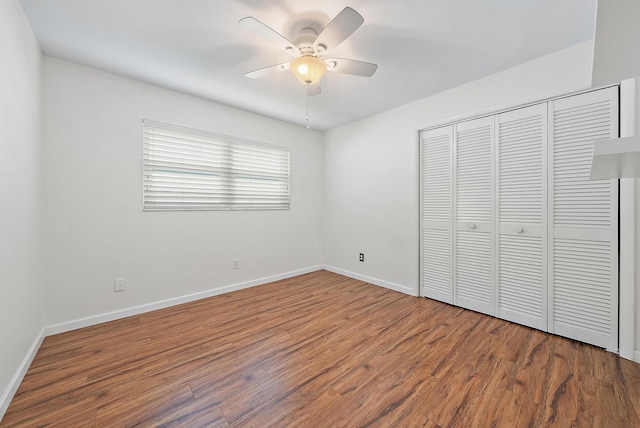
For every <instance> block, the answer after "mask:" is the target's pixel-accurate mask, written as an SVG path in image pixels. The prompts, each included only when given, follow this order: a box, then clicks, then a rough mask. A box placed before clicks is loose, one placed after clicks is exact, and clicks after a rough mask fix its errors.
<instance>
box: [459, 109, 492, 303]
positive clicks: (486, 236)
mask: <svg viewBox="0 0 640 428" xmlns="http://www.w3.org/2000/svg"><path fill="white" fill-rule="evenodd" d="M493 123H494V119H493V117H486V118H480V119H475V120H470V121H467V122H461V123H459V124H457V125H455V134H454V137H455V140H454V141H455V144H454V147H455V154H454V159H455V161H454V166H455V177H456V186H455V211H456V233H455V236H454V239H455V242H454V248H455V257H454V259H455V265H454V267H455V270H454V272H455V278H454V281H455V287H454V296H455V298H454V302H455V304H457V305H459V306H462V307H464V308H468V309H472V310H475V311H478V312H483V313H486V314H490V315H493V314H494V286H493V283H494V281H493V277H494V251H493V245H494V243H493V236H494V234H493V192H494V190H493V128H494V127H493Z"/></svg>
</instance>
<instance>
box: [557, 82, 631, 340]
mask: <svg viewBox="0 0 640 428" xmlns="http://www.w3.org/2000/svg"><path fill="white" fill-rule="evenodd" d="M549 128H550V135H549V138H550V140H551V141H552V144H550V148H549V166H550V168H552V174H551V175H550V183H549V192H550V199H549V205H550V206H549V211H550V215H551V216H552V219H551V220H552V221H551V224H550V226H549V243H550V246H549V253H550V254H549V267H550V269H549V270H550V272H549V283H550V296H549V297H550V300H549V305H550V311H549V316H550V321H549V322H550V326H549V329H550V331H551V332H553V333H556V334H559V335H562V336H567V337H570V338H574V339H577V340H580V341H583V342H587V343H591V344H594V345H597V346H602V347H606V348H609V349H611V350H616V349H617V347H618V181H617V180H589V173H590V169H591V158H592V150H593V141H594V140H599V139H608V138H615V137H617V136H618V93H617V88H608V89H603V90H599V91H595V92H589V93H586V94H581V95H578V96H573V97H569V98H564V99H560V100H557V101H553V102H550V103H549Z"/></svg>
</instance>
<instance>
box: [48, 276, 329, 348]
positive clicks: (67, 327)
mask: <svg viewBox="0 0 640 428" xmlns="http://www.w3.org/2000/svg"><path fill="white" fill-rule="evenodd" d="M320 269H322V266H311V267H308V268H304V269H298V270H295V271H291V272H285V273H282V274H278V275H273V276H266V277H263V278H258V279H254V280H251V281H246V282H241V283H237V284H230V285H225V286H223V287H218V288H214V289H211V290H206V291H201V292H198V293H193V294H187V295H186V296H180V297H174V298H172V299H167V300H162V301H159V302H153V303H147V304H144V305H140V306H134V307H131V308H126V309H120V310H117V311H113V312H107V313H104V314H100V315H94V316H90V317H85V318H80V319H76V320H73V321H67V322H63V323H59V324H53V325H50V326H48V327H46V328H45V336H51V335H53V334H58V333H64V332H67V331H71V330H76V329H78V328H83V327H89V326H92V325H96V324H101V323H103V322H108V321H114V320H117V319H120V318H125V317H130V316H133V315H140V314H143V313H145V312H151V311H155V310H158V309H164V308H168V307H170V306H175V305H180V304H182V303H188V302H193V301H194V300H200V299H205V298H207V297H212V296H217V295H219V294H223V293H228V292H230V291H236V290H242V289H244V288H249V287H255V286H256V285H262V284H266V283H269V282H273V281H279V280H281V279H287V278H291V277H294V276H298V275H303V274H305V273H310V272H315V271H317V270H320Z"/></svg>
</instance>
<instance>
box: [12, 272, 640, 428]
mask: <svg viewBox="0 0 640 428" xmlns="http://www.w3.org/2000/svg"><path fill="white" fill-rule="evenodd" d="M0 426H3V427H5V426H6V427H9V426H11V427H14V426H19V427H22V426H27V427H33V426H61V427H76V426H78V427H92V426H96V427H130V426H154V427H155V426H164V427H170V426H171V427H173V426H177V427H226V426H234V427H236V426H238V427H240V426H242V427H244V426H248V427H271V426H273V427H287V426H295V427H351V426H377V427H417V426H427V427H510V428H511V427H549V426H557V427H569V426H578V427H639V426H640V365H637V364H635V363H633V362H629V361H626V360H624V359H621V358H619V357H617V356H616V355H614V354H611V353H609V352H606V351H604V350H602V349H598V348H595V347H592V346H590V345H585V344H582V343H579V342H575V341H572V340H568V339H564V338H561V337H556V336H552V335H549V334H546V333H543V332H540V331H537V330H532V329H529V328H526V327H522V326H519V325H516V324H511V323H508V322H505V321H501V320H498V319H495V318H492V317H489V316H485V315H481V314H478V313H475V312H471V311H467V310H464V309H461V308H457V307H453V306H449V305H446V304H442V303H439V302H436V301H432V300H428V299H425V298H416V297H411V296H406V295H403V294H401V293H397V292H394V291H390V290H387V289H384V288H380V287H376V286H373V285H370V284H366V283H364V282H361V281H357V280H354V279H350V278H346V277H343V276H340V275H336V274H333V273H330V272H326V271H319V272H314V273H311V274H307V275H303V276H299V277H296V278H292V279H287V280H283V281H278V282H274V283H271V284H266V285H263V286H259V287H254V288H250V289H246V290H241V291H236V292H232V293H229V294H224V295H220V296H216V297H212V298H209V299H204V300H199V301H197V302H193V303H188V304H184V305H180V306H175V307H172V308H168V309H164V310H159V311H155V312H151V313H147V314H143V315H139V316H133V317H129V318H125V319H122V320H118V321H113V322H109V323H105V324H100V325H96V326H93V327H88V328H84V329H80V330H76V331H72V332H69V333H64V334H59V335H55V336H50V337H47V338H46V339H45V341H44V343H43V344H42V347H41V349H40V350H39V352H38V354H37V356H36V358H35V360H34V362H33V364H32V365H31V367H30V369H29V371H28V373H27V374H26V376H25V378H24V380H23V382H22V384H21V386H20V388H19V390H18V392H17V394H16V396H15V397H14V399H13V401H12V403H11V405H10V407H9V409H8V411H7V413H6V415H5V416H4V419H3V420H2V422H0Z"/></svg>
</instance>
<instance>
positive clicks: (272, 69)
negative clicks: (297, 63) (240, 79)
mask: <svg viewBox="0 0 640 428" xmlns="http://www.w3.org/2000/svg"><path fill="white" fill-rule="evenodd" d="M288 69H289V63H288V62H285V63H284V64H277V65H270V66H269V67H263V68H259V69H257V70H253V71H250V72H248V73H247V74H245V76H247V77H248V78H249V79H260V78H261V77H265V76H268V75H269V74H273V73H277V72H279V71H286V70H288Z"/></svg>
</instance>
